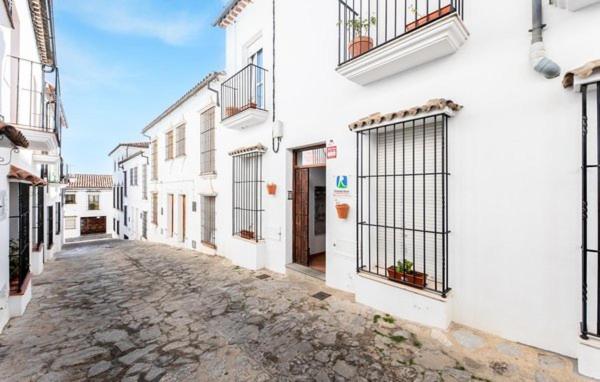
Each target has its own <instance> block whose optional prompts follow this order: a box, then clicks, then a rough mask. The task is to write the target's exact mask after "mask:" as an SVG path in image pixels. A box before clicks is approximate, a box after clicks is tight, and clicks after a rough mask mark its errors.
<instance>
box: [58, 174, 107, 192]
mask: <svg viewBox="0 0 600 382" xmlns="http://www.w3.org/2000/svg"><path fill="white" fill-rule="evenodd" d="M112 186H113V179H112V176H111V175H97V174H70V176H69V185H68V186H67V188H68V189H81V188H104V189H106V188H108V189H110V188H112Z"/></svg>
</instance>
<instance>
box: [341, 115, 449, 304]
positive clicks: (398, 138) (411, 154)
mask: <svg viewBox="0 0 600 382" xmlns="http://www.w3.org/2000/svg"><path fill="white" fill-rule="evenodd" d="M447 126H448V117H447V116H446V115H445V114H440V115H435V116H431V117H425V118H419V119H416V120H412V121H406V122H401V123H397V124H392V125H386V126H380V127H374V128H366V129H363V130H360V131H357V137H356V143H357V155H358V157H357V168H358V188H357V193H358V199H357V201H358V205H357V206H356V209H357V211H358V217H357V218H358V223H357V224H358V227H357V235H358V238H357V239H358V260H359V264H358V267H359V271H360V272H369V273H372V274H375V275H379V276H381V277H386V278H388V279H390V280H393V281H396V282H399V283H403V284H407V285H409V286H413V287H417V288H420V289H422V288H426V289H428V290H431V291H433V292H437V293H440V294H441V295H442V296H445V295H446V293H447V292H448V290H449V284H448V267H447V264H448V233H449V229H448V209H447V206H446V204H447V200H448V175H449V172H448V149H447V136H448V127H447ZM338 181H344V180H343V179H342V180H338ZM346 181H347V180H346Z"/></svg>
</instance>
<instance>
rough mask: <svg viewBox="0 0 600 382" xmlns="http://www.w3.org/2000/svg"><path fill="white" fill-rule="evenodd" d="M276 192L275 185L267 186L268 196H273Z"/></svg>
mask: <svg viewBox="0 0 600 382" xmlns="http://www.w3.org/2000/svg"><path fill="white" fill-rule="evenodd" d="M276 192H277V185H276V184H275V183H269V184H267V193H268V194H269V195H275V193H276Z"/></svg>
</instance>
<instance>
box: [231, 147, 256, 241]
mask: <svg viewBox="0 0 600 382" xmlns="http://www.w3.org/2000/svg"><path fill="white" fill-rule="evenodd" d="M262 155H263V151H260V150H256V151H252V152H246V153H244V154H242V155H237V156H234V157H233V235H235V236H240V237H242V238H244V239H249V240H256V241H259V240H262V213H263V208H262V183H263V180H262Z"/></svg>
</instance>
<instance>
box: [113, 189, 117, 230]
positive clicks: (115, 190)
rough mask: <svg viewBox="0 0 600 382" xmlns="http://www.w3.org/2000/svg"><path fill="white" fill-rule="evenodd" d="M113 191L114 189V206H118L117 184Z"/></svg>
mask: <svg viewBox="0 0 600 382" xmlns="http://www.w3.org/2000/svg"><path fill="white" fill-rule="evenodd" d="M112 191H113V208H117V189H116V187H115V186H113V188H112ZM114 230H115V229H114V228H113V231H114Z"/></svg>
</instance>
